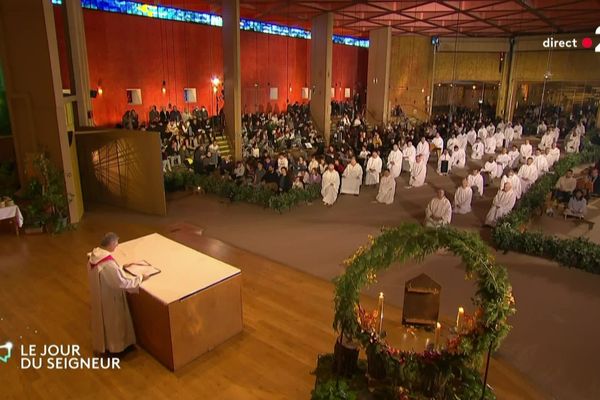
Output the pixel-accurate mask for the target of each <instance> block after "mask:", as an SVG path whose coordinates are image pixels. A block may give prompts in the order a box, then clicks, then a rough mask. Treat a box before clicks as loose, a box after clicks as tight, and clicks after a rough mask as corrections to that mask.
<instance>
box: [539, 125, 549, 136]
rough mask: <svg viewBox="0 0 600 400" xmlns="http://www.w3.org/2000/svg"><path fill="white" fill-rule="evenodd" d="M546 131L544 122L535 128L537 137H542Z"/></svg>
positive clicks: (546, 127)
mask: <svg viewBox="0 0 600 400" xmlns="http://www.w3.org/2000/svg"><path fill="white" fill-rule="evenodd" d="M547 130H548V126H547V125H546V122H545V121H542V122H540V123H539V125H538V126H537V135H538V136H543V135H544V134H545V133H546V131H547Z"/></svg>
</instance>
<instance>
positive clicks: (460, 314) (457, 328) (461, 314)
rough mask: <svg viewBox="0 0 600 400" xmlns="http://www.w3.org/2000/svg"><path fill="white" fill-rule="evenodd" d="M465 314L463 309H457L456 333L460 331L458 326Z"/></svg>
mask: <svg viewBox="0 0 600 400" xmlns="http://www.w3.org/2000/svg"><path fill="white" fill-rule="evenodd" d="M464 314H465V309H464V308H462V307H458V314H457V315H456V331H457V332H458V331H460V324H461V322H462V318H463V315H464Z"/></svg>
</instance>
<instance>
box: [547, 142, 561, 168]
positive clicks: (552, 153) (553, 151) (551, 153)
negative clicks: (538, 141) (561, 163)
mask: <svg viewBox="0 0 600 400" xmlns="http://www.w3.org/2000/svg"><path fill="white" fill-rule="evenodd" d="M546 159H547V160H548V166H549V167H550V168H552V166H553V165H554V164H555V163H556V162H557V161H558V160H559V159H560V149H559V148H558V146H557V145H556V142H555V143H552V147H551V148H549V149H546Z"/></svg>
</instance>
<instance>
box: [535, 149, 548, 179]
mask: <svg viewBox="0 0 600 400" xmlns="http://www.w3.org/2000/svg"><path fill="white" fill-rule="evenodd" d="M533 165H535V167H536V168H537V170H538V175H539V176H542V175H544V174H545V173H547V172H548V171H549V170H550V167H549V165H548V160H547V159H546V156H545V155H544V154H542V152H541V151H540V149H536V150H535V156H534V157H533Z"/></svg>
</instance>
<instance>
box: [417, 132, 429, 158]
mask: <svg viewBox="0 0 600 400" xmlns="http://www.w3.org/2000/svg"><path fill="white" fill-rule="evenodd" d="M419 154H420V155H421V158H422V159H423V162H424V163H425V164H427V162H428V161H429V142H428V141H427V140H425V137H422V138H421V141H420V142H419V144H418V145H417V155H419Z"/></svg>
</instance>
